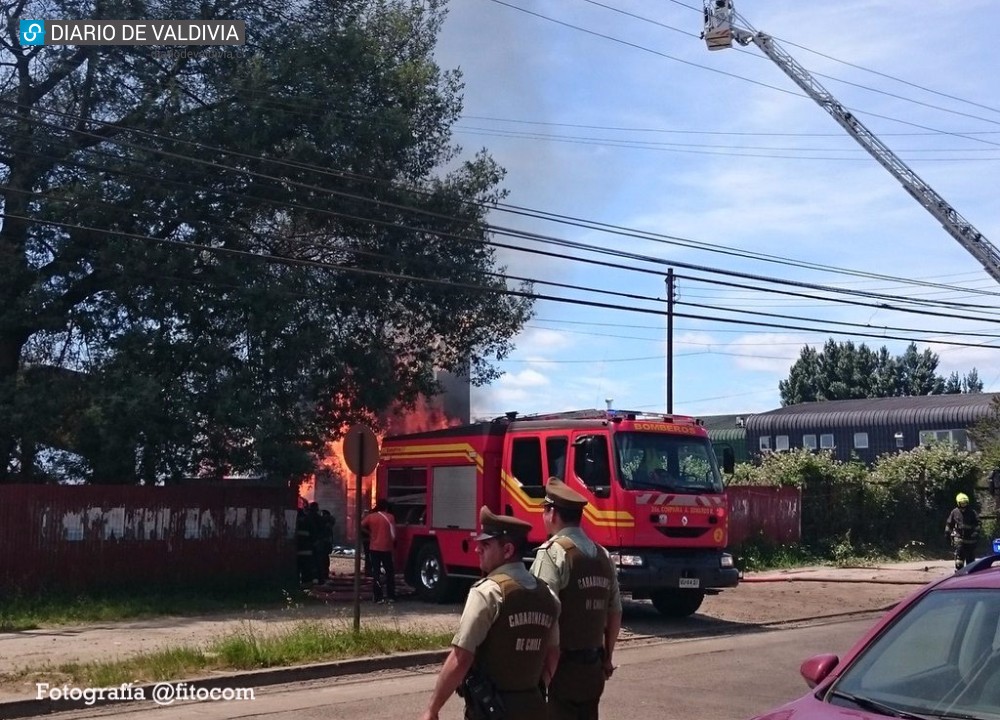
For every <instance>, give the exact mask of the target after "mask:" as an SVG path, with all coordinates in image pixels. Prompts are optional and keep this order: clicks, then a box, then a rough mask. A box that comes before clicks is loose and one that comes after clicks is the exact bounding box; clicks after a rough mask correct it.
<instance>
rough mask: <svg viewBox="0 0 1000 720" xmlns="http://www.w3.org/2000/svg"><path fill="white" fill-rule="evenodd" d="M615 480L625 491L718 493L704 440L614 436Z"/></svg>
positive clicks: (717, 477) (654, 435)
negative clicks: (616, 471)
mask: <svg viewBox="0 0 1000 720" xmlns="http://www.w3.org/2000/svg"><path fill="white" fill-rule="evenodd" d="M615 456H616V462H617V465H618V478H619V480H620V482H621V484H622V487H624V488H625V489H626V490H661V491H663V492H677V493H721V492H722V489H723V486H722V476H721V475H720V474H719V466H718V464H717V463H716V460H715V453H714V452H713V451H712V444H711V442H710V441H709V440H708V438H696V437H684V436H677V435H667V434H661V433H648V432H619V433H615Z"/></svg>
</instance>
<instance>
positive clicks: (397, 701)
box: [55, 614, 878, 720]
mask: <svg viewBox="0 0 1000 720" xmlns="http://www.w3.org/2000/svg"><path fill="white" fill-rule="evenodd" d="M877 617H878V615H877V614H872V615H870V616H867V617H864V618H863V619H858V618H853V619H850V620H842V621H832V622H831V621H829V620H828V621H826V623H825V624H822V625H804V626H798V627H785V628H778V629H771V630H766V631H756V632H741V633H737V634H733V635H722V636H716V637H711V638H704V639H679V640H676V639H675V640H667V641H658V642H655V643H650V644H631V645H628V646H625V647H623V648H622V649H621V651H620V652H618V653H617V654H616V661H617V663H618V665H619V668H618V670H617V672H616V673H615V676H614V678H613V679H612V681H611V682H610V683H609V684H608V688H607V691H606V693H605V696H604V701H603V704H602V712H601V717H602V718H603V719H604V720H636V719H637V718H650V719H652V718H655V719H656V720H671V719H674V718H676V719H677V720H682V719H683V720H701V719H702V718H704V719H705V720H727V719H732V720H739V719H741V718H750V717H752V716H753V715H754V714H756V713H758V712H760V711H763V710H766V709H768V708H771V707H773V706H776V705H778V704H780V703H782V702H784V701H786V700H790V699H792V698H794V697H797V696H798V695H800V694H802V693H804V692H805V691H806V685H805V683H804V682H803V680H802V679H801V677H800V676H799V674H798V667H799V665H800V663H801V662H802V661H803V660H804V659H806V658H807V657H809V656H811V655H814V654H816V653H820V652H836V653H842V652H844V651H845V650H847V649H848V648H849V647H850V646H851V644H852V643H853V642H854V640H856V639H857V638H859V637H860V636H861V635H862V634H863V632H864V631H865V630H866V629H867V628H868V627H870V626H871V625H872V624H873V623H874V622H875V620H876V619H877ZM436 672H437V668H436V667H421V668H411V669H407V670H404V671H392V672H384V673H374V674H369V675H365V676H348V677H343V678H339V679H329V680H319V681H313V682H308V683H297V684H291V685H280V686H271V687H265V688H259V689H255V692H254V695H255V699H254V700H239V701H238V700H228V701H226V700H219V701H214V702H213V701H206V702H199V703H191V702H181V703H175V704H173V705H170V706H157V705H156V704H154V703H153V702H151V701H149V700H147V701H144V702H139V703H131V704H128V705H112V706H106V707H101V708H95V709H92V710H83V711H73V712H70V713H59V714H58V715H57V716H55V717H57V718H58V719H59V720H71V719H75V718H85V717H113V718H116V719H120V720H131V718H137V719H138V718H139V717H140V716H141V717H142V718H143V719H145V720H150V719H152V720H181V719H182V718H189V717H197V718H199V720H230V719H233V718H244V717H250V716H253V717H254V718H258V719H260V718H267V719H269V720H270V719H273V720H286V719H287V720H293V719H294V720H313V719H315V720H331V719H332V718H336V720H390V719H391V720H397V719H398V718H417V717H419V715H420V712H421V711H422V710H423V708H424V706H425V704H426V701H427V698H428V697H429V693H430V691H431V688H432V687H433V683H434V679H435V675H436ZM461 717H462V704H461V701H460V700H459V699H458V698H454V699H453V700H452V701H450V702H449V703H448V704H447V705H446V706H445V709H444V711H443V712H442V713H441V719H442V720H460V718H461Z"/></svg>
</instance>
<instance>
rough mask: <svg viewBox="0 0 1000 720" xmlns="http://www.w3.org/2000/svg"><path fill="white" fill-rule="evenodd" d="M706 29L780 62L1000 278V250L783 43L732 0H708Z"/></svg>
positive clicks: (713, 43)
mask: <svg viewBox="0 0 1000 720" xmlns="http://www.w3.org/2000/svg"><path fill="white" fill-rule="evenodd" d="M704 9H705V30H704V32H703V33H702V37H703V38H704V40H705V43H706V44H707V45H708V49H709V50H724V49H726V48H731V47H732V46H733V41H734V40H735V41H736V42H737V43H739V44H740V45H743V46H746V45H749V44H750V43H753V44H754V45H756V46H757V47H758V48H760V50H761V52H763V53H764V54H765V55H767V56H768V57H769V58H770V59H771V60H772V61H774V63H775V64H776V65H777V66H778V67H780V68H781V69H782V70H783V71H784V72H785V74H786V75H788V77H790V78H791V79H792V80H793V81H794V82H795V84H796V85H798V86H799V87H800V88H802V90H803V91H804V92H805V93H806V95H808V96H809V97H811V98H812V99H813V100H815V101H816V102H817V103H819V105H820V107H822V108H823V109H824V110H826V111H827V112H828V113H830V115H831V116H833V119H834V120H836V121H837V122H838V123H839V124H840V126H841V127H842V128H844V130H846V131H847V133H848V134H849V135H850V136H851V137H852V138H854V139H855V140H857V141H858V144H860V145H861V147H863V148H864V149H865V150H867V151H868V153H869V154H870V155H871V156H872V157H873V158H875V160H876V161H878V164H879V165H881V166H882V167H884V168H885V169H886V170H888V171H889V172H890V173H892V176H893V177H895V178H896V179H897V180H899V182H900V183H901V184H902V185H903V189H904V190H906V192H908V193H909V194H910V195H912V196H913V199H914V200H916V201H917V202H918V203H920V204H921V205H923V207H924V208H925V209H926V210H927V212H929V213H930V214H931V215H933V216H934V217H935V218H937V220H938V222H940V223H941V225H942V226H943V227H944V229H945V230H947V231H948V234H949V235H951V236H952V237H953V238H955V240H957V241H958V244H959V245H961V246H962V247H963V248H965V249H966V250H967V251H968V252H969V253H971V254H972V256H973V257H975V258H976V260H978V261H979V263H980V264H981V265H982V266H983V268H984V269H985V270H986V272H987V273H989V275H990V277H992V278H993V279H994V280H996V281H997V282H998V283H1000V251H998V250H997V248H996V247H995V246H994V245H993V244H992V243H991V242H990V241H989V240H987V239H986V237H984V236H983V234H982V233H981V232H979V231H978V230H976V228H975V227H974V226H973V225H972V223H970V222H969V221H968V220H966V219H965V218H964V217H962V216H961V215H960V214H959V213H958V211H957V210H955V208H953V207H952V206H951V205H949V204H948V202H947V201H945V199H944V198H943V197H941V196H940V195H938V194H937V192H935V191H934V188H932V187H931V186H930V185H928V184H927V183H926V182H924V180H923V179H921V177H920V176H919V175H917V174H916V173H915V172H914V171H913V170H912V169H911V168H910V167H909V166H908V165H907V164H906V163H904V162H903V161H902V160H900V159H899V158H898V157H897V156H896V154H895V153H894V152H893V151H892V150H890V149H889V148H888V146H886V144H885V143H883V142H882V141H881V140H879V139H878V138H877V137H876V136H875V135H874V134H873V133H872V131H871V130H869V129H868V128H867V127H865V125H864V124H863V123H862V122H861V121H860V120H858V119H857V117H855V116H854V114H853V113H851V112H849V111H848V110H847V109H846V108H845V107H844V106H843V105H841V104H840V102H838V101H837V98H835V97H834V96H833V95H831V94H830V92H829V91H828V90H827V89H826V88H824V87H823V86H822V85H820V84H819V83H818V82H817V81H816V78H814V77H813V76H812V75H811V74H810V73H809V71H808V70H806V69H805V68H804V67H802V66H801V65H800V64H799V63H798V62H796V60H795V58H793V57H792V56H791V55H789V54H788V52H786V51H785V49H784V48H782V47H781V46H780V45H778V44H777V43H776V42H775V41H774V38H772V37H771V36H770V35H768V34H766V33H763V32H759V31H758V30H755V29H754V28H753V26H751V25H750V23H748V22H747V21H746V19H745V18H743V16H741V15H739V14H738V13H737V12H736V10H735V9H734V8H733V0H704Z"/></svg>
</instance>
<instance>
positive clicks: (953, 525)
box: [944, 492, 979, 570]
mask: <svg viewBox="0 0 1000 720" xmlns="http://www.w3.org/2000/svg"><path fill="white" fill-rule="evenodd" d="M955 504H956V506H957V507H956V508H955V509H954V510H952V511H951V514H950V515H948V521H947V522H946V523H945V525H944V532H945V535H947V537H948V542H950V543H951V544H952V546H953V547H954V548H955V569H956V570H961V569H962V568H963V567H965V566H966V564H968V563H970V562H972V561H973V560H975V559H976V543H978V542H979V514H978V513H977V512H976V511H975V510H973V509H972V507H971V506H970V505H969V496H968V495H966V494H965V493H961V492H960V493H959V494H958V495H956V496H955Z"/></svg>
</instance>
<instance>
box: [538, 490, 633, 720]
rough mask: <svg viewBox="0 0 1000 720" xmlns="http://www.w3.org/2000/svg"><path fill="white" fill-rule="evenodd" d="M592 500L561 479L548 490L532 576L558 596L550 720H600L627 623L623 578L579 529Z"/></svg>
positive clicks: (605, 555) (607, 557) (605, 551)
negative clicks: (556, 659) (620, 582)
mask: <svg viewBox="0 0 1000 720" xmlns="http://www.w3.org/2000/svg"><path fill="white" fill-rule="evenodd" d="M586 504H587V500H586V498H584V497H583V495H581V494H580V493H578V492H576V491H575V490H572V489H571V488H569V487H568V486H567V485H566V484H565V483H564V482H563V481H561V480H559V479H558V478H549V481H548V484H547V485H546V486H545V508H544V512H543V515H542V517H543V519H544V522H545V529H546V530H547V531H548V532H549V534H550V535H551V537H550V539H549V540H548V542H546V543H545V544H544V545H542V547H540V548H539V549H538V553H537V555H535V562H534V564H533V565H532V566H531V574H532V575H534V576H535V577H538V578H541V579H542V580H544V581H545V582H547V583H548V584H549V585H550V586H552V589H553V590H555V591H556V592H557V593H558V595H559V601H560V602H561V603H562V612H561V614H560V616H559V636H560V642H561V645H560V650H561V652H560V655H559V663H558V666H557V668H556V672H555V675H554V676H553V678H552V682H551V683H550V684H549V698H548V710H549V711H548V717H549V720H592V719H593V720H596V718H597V717H598V705H599V703H600V700H601V694H602V693H603V692H604V683H605V681H606V680H608V679H609V678H610V677H611V675H612V673H613V672H614V665H613V664H612V660H611V659H612V654H613V653H614V649H615V642H617V640H618V631H619V629H620V628H621V622H622V600H621V592H620V591H619V589H618V573H617V572H616V570H615V565H614V562H612V560H611V557H610V555H609V554H608V551H607V550H605V549H604V548H603V547H601V546H600V545H598V544H597V543H595V542H594V541H593V540H591V539H590V538H589V537H587V535H586V533H584V531H583V530H582V529H581V528H580V521H581V519H582V518H583V508H584V507H585V506H586Z"/></svg>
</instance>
